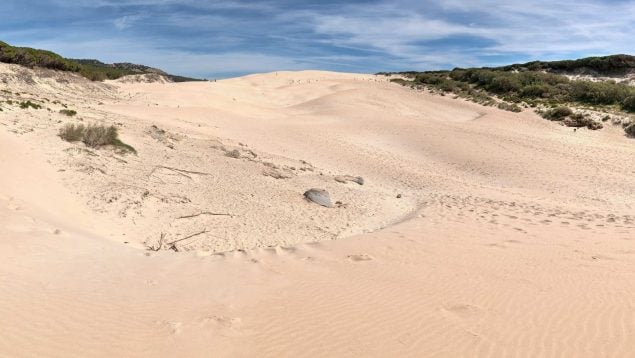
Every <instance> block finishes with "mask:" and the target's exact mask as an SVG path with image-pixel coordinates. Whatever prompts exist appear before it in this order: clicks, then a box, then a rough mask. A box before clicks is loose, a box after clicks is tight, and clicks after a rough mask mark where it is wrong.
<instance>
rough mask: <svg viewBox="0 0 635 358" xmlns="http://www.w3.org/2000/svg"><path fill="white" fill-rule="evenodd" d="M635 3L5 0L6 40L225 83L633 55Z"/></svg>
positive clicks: (1, 14) (2, 34)
mask: <svg viewBox="0 0 635 358" xmlns="http://www.w3.org/2000/svg"><path fill="white" fill-rule="evenodd" d="M633 29H635V1H617V0H611V1H609V0H605V1H591V0H582V1H568V0H564V1H544V0H535V1H526V0H524V1H514V0H511V1H502V0H474V1H467V0H447V1H427V0H420V1H413V0H394V1H386V0H348V1H335V0H323V1H318V0H297V1H292V0H279V1H238V0H218V1H206V0H2V1H1V2H0V40H3V41H6V42H9V43H11V44H13V45H16V46H30V47H36V48H45V49H49V50H52V51H55V52H58V53H60V54H62V55H63V56H66V57H73V58H97V59H100V60H102V61H105V62H134V63H141V64H146V65H150V66H155V67H159V68H162V69H164V70H166V71H168V72H171V73H176V74H182V75H189V76H197V77H205V78H215V77H217V78H220V77H228V76H235V75H242V74H246V73H253V72H269V71H276V70H299V69H323V70H336V71H348V72H378V71H396V70H429V69H445V68H453V67H456V66H464V67H465V66H483V65H499V64H509V63H513V62H526V61H530V60H535V59H546V60H549V59H563V58H577V57H583V56H590V55H607V54H615V53H628V54H635V39H633V33H634V30H633Z"/></svg>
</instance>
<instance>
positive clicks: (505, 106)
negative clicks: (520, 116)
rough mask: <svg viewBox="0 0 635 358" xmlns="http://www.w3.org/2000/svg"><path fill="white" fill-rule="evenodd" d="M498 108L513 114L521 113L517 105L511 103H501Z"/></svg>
mask: <svg viewBox="0 0 635 358" xmlns="http://www.w3.org/2000/svg"><path fill="white" fill-rule="evenodd" d="M498 108H500V109H502V110H505V111H510V112H515V113H518V112H522V109H521V108H520V107H519V106H518V105H516V104H513V103H507V102H501V103H499V104H498Z"/></svg>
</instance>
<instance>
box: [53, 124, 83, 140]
mask: <svg viewBox="0 0 635 358" xmlns="http://www.w3.org/2000/svg"><path fill="white" fill-rule="evenodd" d="M85 129H86V127H85V126H84V125H83V124H77V125H75V124H72V123H68V124H66V125H65V126H64V127H62V128H61V129H60V132H59V136H60V138H62V139H63V140H65V141H67V142H77V141H80V140H82V138H84V130H85Z"/></svg>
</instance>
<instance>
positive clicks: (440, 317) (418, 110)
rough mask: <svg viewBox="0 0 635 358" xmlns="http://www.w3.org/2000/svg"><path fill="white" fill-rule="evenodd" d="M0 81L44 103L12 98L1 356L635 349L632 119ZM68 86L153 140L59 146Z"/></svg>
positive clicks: (387, 94) (278, 76)
mask: <svg viewBox="0 0 635 358" xmlns="http://www.w3.org/2000/svg"><path fill="white" fill-rule="evenodd" d="M67 77H68V78H67ZM0 81H2V82H0V89H8V90H10V91H11V93H10V94H9V93H6V92H2V94H0V96H3V97H4V100H6V99H9V98H12V99H13V100H14V101H15V100H18V99H20V100H22V99H27V98H30V99H33V100H36V101H39V102H41V103H42V104H43V105H44V106H45V108H50V109H51V111H47V110H46V109H42V110H33V109H30V110H22V109H19V108H17V107H16V106H15V105H8V104H6V103H2V104H0V106H1V107H2V108H3V109H4V110H3V111H2V112H0V167H1V168H2V169H3V170H2V172H3V175H2V176H0V238H1V239H0V258H1V260H0V287H2V288H3V289H2V292H0V331H2V334H0V356H25V357H41V356H54V357H67V356H77V357H90V356H134V357H136V356H166V357H171V356H175V355H177V354H178V355H180V356H192V357H197V356H200V357H208V356H228V357H233V356H271V357H282V356H289V357H298V356H307V357H315V356H323V357H326V356H342V357H348V356H350V357H354V356H360V357H366V356H378V357H386V356H412V357H421V356H448V357H455V356H466V357H473V356H495V357H509V356H518V357H536V356H546V357H560V356H576V357H584V356H588V357H598V356H620V357H628V356H632V355H635V341H633V339H632V337H633V336H634V335H635V207H634V205H635V199H634V198H635V195H634V194H635V193H634V190H635V176H634V175H633V174H635V169H634V167H633V165H632V158H633V157H634V156H635V146H634V142H633V140H630V139H628V138H625V137H624V136H623V134H622V133H621V131H620V130H619V129H613V128H607V129H605V130H603V131H599V132H590V131H586V130H581V131H577V132H573V131H572V130H571V129H568V128H564V127H560V126H558V125H556V124H554V123H550V122H547V121H544V120H541V119H539V118H538V117H537V116H535V115H534V114H531V113H529V112H524V113H521V114H511V113H508V112H503V111H499V110H497V109H493V108H484V107H480V106H477V105H473V104H469V103H465V102H462V101H460V100H454V99H451V98H448V97H439V96H432V95H429V94H425V93H418V92H414V91H411V90H409V89H406V88H403V87H400V86H397V85H393V84H390V83H388V82H386V81H385V78H381V77H375V76H370V75H354V74H337V73H327V72H314V71H306V72H296V73H283V72H279V73H272V74H264V75H253V76H247V77H243V78H237V79H230V80H224V81H218V82H203V83H183V84H165V83H156V84H148V83H120V82H117V83H110V84H93V83H88V82H85V81H83V80H81V79H79V78H76V77H74V76H67V75H64V76H62V75H59V74H52V73H50V72H46V71H43V72H41V73H34V72H30V71H26V70H22V69H20V68H19V67H16V66H7V65H2V67H0ZM15 92H20V95H19V96H18V95H16V94H15ZM79 94H82V95H79ZM44 98H46V99H47V100H44ZM56 100H59V101H61V102H62V103H63V104H65V105H67V106H68V107H69V108H74V109H77V111H78V113H79V114H78V117H80V118H81V120H83V121H84V122H89V123H92V122H103V123H107V124H112V123H117V125H118V126H120V128H121V137H122V139H123V140H124V141H125V142H127V143H130V144H132V145H133V146H134V147H135V148H136V149H137V150H138V151H139V155H138V156H133V155H119V154H116V153H115V152H113V151H111V150H108V149H101V150H92V149H90V150H88V149H86V148H84V147H83V145H81V144H69V143H65V142H63V141H61V140H59V138H57V137H56V136H55V133H56V131H57V129H58V128H59V127H60V126H61V125H62V124H63V123H64V122H71V121H78V120H80V119H77V118H68V117H64V116H62V115H60V114H59V113H57V112H58V110H59V109H61V108H62V106H61V104H58V103H55V101H56ZM153 126H154V127H153ZM234 150H236V151H237V153H238V154H239V157H238V158H235V156H236V155H233V156H228V155H227V153H232V151H234ZM338 175H354V176H362V177H363V178H364V179H365V183H364V185H363V186H360V185H357V184H355V183H345V184H342V183H338V182H336V181H335V180H334V178H335V177H336V176H338ZM311 187H320V188H324V189H327V190H329V192H330V193H331V196H332V198H333V201H334V202H335V201H340V202H341V204H340V205H338V206H337V207H336V208H333V209H326V208H322V207H319V206H317V205H314V204H311V203H308V202H306V201H305V200H304V199H303V198H302V193H303V191H304V190H306V189H308V188H311ZM398 194H401V197H400V198H397V195H398ZM210 213H217V214H229V215H211V214H210ZM200 232H202V233H201V234H200V235H196V236H193V237H191V238H187V237H188V236H190V235H194V234H197V233H200ZM161 235H163V237H164V238H165V240H166V241H176V240H181V239H183V240H182V241H178V243H177V244H175V245H174V246H173V249H175V250H177V251H179V252H178V253H177V252H174V251H173V250H169V249H166V250H161V251H159V252H152V251H148V250H146V249H145V247H146V246H151V245H156V243H157V241H158V239H159V237H161ZM185 238H187V239H185ZM332 239H337V240H332ZM124 242H125V243H124ZM236 249H238V250H236Z"/></svg>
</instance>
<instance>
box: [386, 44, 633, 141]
mask: <svg viewBox="0 0 635 358" xmlns="http://www.w3.org/2000/svg"><path fill="white" fill-rule="evenodd" d="M627 73H635V57H633V56H627V55H616V56H606V57H591V58H586V59H580V60H574V61H555V62H530V63H526V64H517V65H510V66H505V67H497V68H469V69H462V68H456V69H454V70H451V71H429V72H401V73H399V75H401V76H402V78H396V79H393V80H392V81H393V82H396V83H400V84H402V85H407V86H411V87H415V88H422V87H423V88H428V89H430V90H432V91H433V92H437V93H441V94H444V93H453V94H455V95H456V96H458V97H462V98H467V99H469V100H471V101H474V102H476V103H480V104H483V105H497V106H498V107H499V108H501V109H504V110H508V111H512V112H519V111H521V110H522V107H533V108H545V107H546V108H550V109H549V110H546V111H543V112H542V115H543V117H545V118H547V119H550V120H558V121H560V120H562V121H565V119H567V118H568V119H569V122H566V123H565V124H567V125H570V124H575V125H574V126H578V125H579V126H586V127H589V128H592V129H597V128H598V127H601V123H598V122H595V123H591V122H593V121H592V120H591V119H590V118H586V119H584V120H583V119H581V118H578V119H576V118H575V114H574V113H573V111H572V110H571V109H569V108H568V107H569V106H573V107H587V108H589V107H590V108H593V109H596V110H606V111H612V112H614V111H622V112H635V87H633V86H629V85H628V84H626V83H618V82H616V81H613V80H597V81H590V80H572V79H570V78H569V77H568V76H566V75H565V74H592V75H594V76H611V75H613V76H618V75H624V74H627ZM571 116H574V117H571ZM571 121H575V123H572V122H571ZM563 123H564V122H563ZM583 123H584V125H582V124H583Z"/></svg>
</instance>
